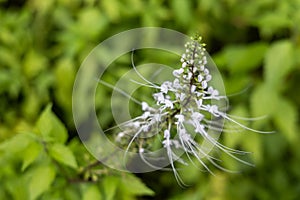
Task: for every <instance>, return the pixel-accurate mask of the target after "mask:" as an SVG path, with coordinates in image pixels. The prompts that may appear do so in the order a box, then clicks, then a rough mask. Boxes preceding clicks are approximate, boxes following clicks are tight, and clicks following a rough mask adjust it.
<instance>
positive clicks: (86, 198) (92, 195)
mask: <svg viewBox="0 0 300 200" xmlns="http://www.w3.org/2000/svg"><path fill="white" fill-rule="evenodd" d="M82 199H83V200H93V199H95V200H101V199H103V198H102V196H101V193H100V191H99V189H98V188H97V186H96V185H90V186H88V187H87V188H85V191H84V193H83V197H82ZM106 200H107V199H106Z"/></svg>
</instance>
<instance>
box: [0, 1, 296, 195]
mask: <svg viewBox="0 0 300 200" xmlns="http://www.w3.org/2000/svg"><path fill="white" fill-rule="evenodd" d="M299 10H300V1H299V0H287V1H276V0H252V1H239V0H223V1H217V0H210V1H208V0H200V1H198V0H192V1H180V0H175V1H167V0H166V1H163V0H150V1H139V0H113V1H112V0H105V1H104V0H103V1H98V0H88V1H82V0H76V1H68V0H45V1H37V0H27V1H9V0H0V19H1V20H0V156H1V159H0V168H1V170H0V180H1V181H0V199H22V200H24V199H25V200H26V199H30V200H33V199H43V200H48V199H70V200H73V199H75V200H77V199H78V200H80V199H105V200H106V199H124V200H125V199H138V198H141V197H138V196H142V195H148V196H149V197H148V198H149V199H151V198H152V199H274V198H276V199H299V198H300V195H299V194H300V173H299V168H300V164H299V163H300V151H299V148H298V146H299V145H298V144H299V142H300V135H299V128H300V127H299V116H300V115H299V114H300V95H299V94H300V87H299V80H300V70H299V69H300V56H299V55H300V31H299V24H300V12H299ZM141 26H161V27H167V28H171V29H175V30H178V31H181V32H183V33H186V34H189V35H193V34H194V33H195V32H197V33H199V34H200V35H201V36H202V37H203V41H204V42H205V43H206V44H207V48H208V52H209V53H210V54H212V55H213V59H214V61H215V63H216V64H217V66H218V68H219V69H220V71H221V74H222V76H223V79H224V82H225V86H226V91H227V92H228V94H236V93H238V94H237V95H234V96H231V97H230V99H229V100H230V103H231V105H232V106H231V107H230V110H229V112H230V114H235V115H239V116H253V117H258V116H264V115H267V116H266V118H264V119H262V120H259V121H251V122H249V123H247V125H249V126H251V127H253V128H257V129H260V130H275V131H276V133H275V134H272V135H260V134H256V133H250V132H248V131H247V132H245V133H228V134H224V135H223V136H222V140H223V142H224V144H225V145H228V146H230V147H232V148H239V149H242V150H246V151H251V152H253V154H252V155H249V156H246V157H243V158H244V159H246V160H249V161H253V162H254V163H255V164H256V167H255V168H250V167H246V166H244V165H241V164H238V163H236V162H234V161H233V160H232V159H229V158H226V157H224V162H223V164H224V166H226V167H229V168H230V169H237V170H240V171H242V173H240V174H231V173H227V172H223V171H219V170H215V171H216V176H210V175H208V174H207V173H203V172H201V171H199V170H198V169H196V168H194V167H193V166H188V167H184V168H183V170H181V171H180V173H182V176H183V178H185V180H186V181H187V182H189V183H191V185H192V186H191V187H188V188H186V189H181V188H179V187H178V185H177V183H176V181H174V177H173V175H172V173H171V172H153V173H149V174H144V175H141V177H142V179H140V178H137V177H136V176H134V175H130V174H125V173H121V172H115V171H113V170H111V169H108V168H106V167H105V166H103V165H101V164H100V163H98V165H93V164H95V163H96V164H97V161H96V160H95V159H94V158H93V157H92V155H90V153H89V152H87V150H86V149H85V147H84V146H83V145H82V144H81V142H80V141H79V140H78V138H77V137H76V130H75V128H74V123H73V118H72V102H71V99H72V98H71V95H72V87H73V82H74V78H75V75H76V72H77V70H78V68H79V66H80V64H81V62H82V61H83V59H84V58H85V57H86V56H87V55H88V53H89V52H90V51H91V50H92V48H94V47H95V46H96V45H98V44H99V42H101V41H103V40H104V39H106V38H107V37H109V36H112V35H114V34H116V33H119V32H120V31H125V30H127V29H130V28H136V27H141ZM104 55H107V57H109V55H110V52H109V51H107V52H104ZM105 57H106V56H104V58H101V59H105ZM173 58H174V57H172V56H171V55H167V54H163V53H156V52H152V53H149V52H146V51H145V52H140V53H138V54H137V56H136V58H135V60H136V61H137V64H138V63H147V62H154V61H155V62H157V63H164V64H167V65H170V66H174V67H176V65H177V64H179V63H174V62H173V60H174V59H173ZM113 65H115V66H121V67H120V70H114V71H113V72H111V71H110V72H108V73H107V74H105V76H104V79H105V80H106V81H107V82H110V83H113V82H114V81H115V80H117V78H118V77H119V76H121V75H122V74H124V72H126V70H127V69H129V67H130V66H131V63H130V57H129V56H128V55H124V57H122V58H120V59H119V60H118V61H117V62H116V63H113ZM114 69H115V68H114ZM87 81H89V80H87ZM239 92H241V93H239ZM108 95H109V90H108V89H107V88H105V89H104V88H103V87H100V86H99V88H97V95H96V97H95V99H96V109H97V111H98V112H99V113H101V117H102V118H101V123H103V125H104V126H109V125H110V124H111V123H112V118H111V117H110V108H109V106H110V105H109V104H107V102H106V101H105V99H107V96H108ZM140 96H142V95H140ZM142 97H143V96H142ZM82 98H83V99H84V97H82ZM145 98H146V97H145ZM82 109H87V107H85V105H83V106H82ZM242 123H244V122H242ZM74 136H75V137H74ZM221 156H223V155H221ZM222 159H223V157H222ZM91 166H95V167H91ZM146 185H147V186H149V187H150V188H152V189H149V188H148V187H147V186H146ZM150 196H153V197H150Z"/></svg>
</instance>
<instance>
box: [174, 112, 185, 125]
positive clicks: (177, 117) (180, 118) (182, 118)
mask: <svg viewBox="0 0 300 200" xmlns="http://www.w3.org/2000/svg"><path fill="white" fill-rule="evenodd" d="M175 118H176V119H177V124H178V123H183V122H184V116H183V115H182V114H178V115H175Z"/></svg>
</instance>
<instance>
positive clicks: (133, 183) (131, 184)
mask: <svg viewBox="0 0 300 200" xmlns="http://www.w3.org/2000/svg"><path fill="white" fill-rule="evenodd" d="M120 183H121V188H122V190H123V191H124V193H128V194H131V195H154V192H153V191H152V190H151V189H150V188H148V187H147V186H146V185H145V184H144V183H143V182H142V181H141V180H140V179H139V178H137V177H135V176H134V175H129V174H128V175H126V176H124V177H123V179H122V180H121V182H120Z"/></svg>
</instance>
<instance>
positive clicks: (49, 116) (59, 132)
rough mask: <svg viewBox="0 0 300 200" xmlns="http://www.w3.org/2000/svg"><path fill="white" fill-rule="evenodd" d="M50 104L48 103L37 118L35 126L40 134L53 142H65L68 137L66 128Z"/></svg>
mask: <svg viewBox="0 0 300 200" xmlns="http://www.w3.org/2000/svg"><path fill="white" fill-rule="evenodd" d="M51 107H52V105H48V106H47V107H46V108H45V110H44V111H43V113H42V114H41V116H40V118H39V119H38V122H37V125H36V127H37V128H38V130H39V132H40V133H41V135H42V136H43V137H44V138H46V139H49V138H51V139H52V140H54V141H55V142H60V143H65V142H66V140H67V137H68V133H67V130H66V128H65V126H64V125H63V123H62V122H61V121H60V120H59V119H58V118H57V117H56V116H55V114H54V113H53V112H52V111H51Z"/></svg>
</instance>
